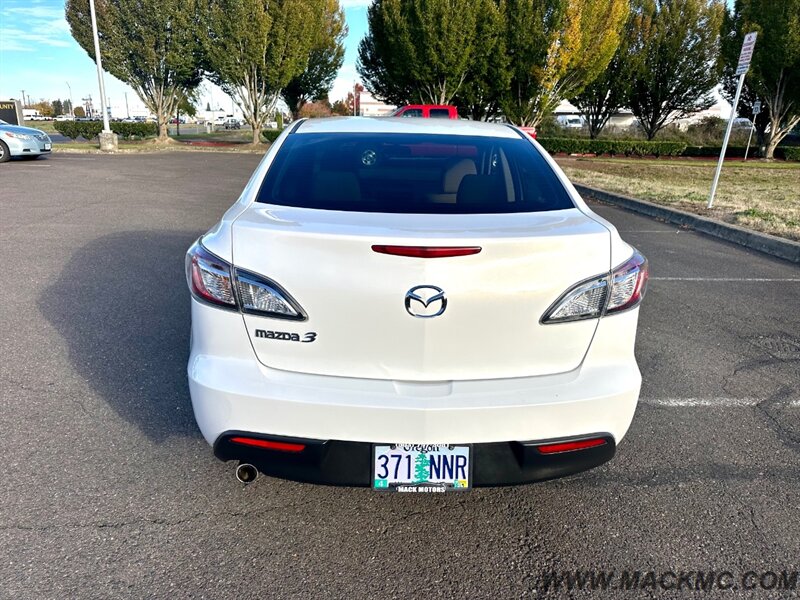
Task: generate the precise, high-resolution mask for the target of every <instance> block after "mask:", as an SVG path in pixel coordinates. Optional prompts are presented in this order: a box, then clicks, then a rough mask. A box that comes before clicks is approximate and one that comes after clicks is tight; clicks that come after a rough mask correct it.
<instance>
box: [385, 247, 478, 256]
mask: <svg viewBox="0 0 800 600" xmlns="http://www.w3.org/2000/svg"><path fill="white" fill-rule="evenodd" d="M372 249H373V250H374V251H375V252H377V253H379V254H391V255H393V256H413V257H414V258H445V257H448V256H469V255H470V254H477V253H478V252H480V251H481V247H480V246H381V245H377V246H373V247H372Z"/></svg>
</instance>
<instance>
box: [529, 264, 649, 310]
mask: <svg viewBox="0 0 800 600" xmlns="http://www.w3.org/2000/svg"><path fill="white" fill-rule="evenodd" d="M647 277H648V270H647V259H646V258H645V257H644V256H642V255H641V254H640V253H639V252H638V251H636V250H634V252H633V256H632V257H631V258H629V259H628V260H627V261H625V263H623V264H622V265H620V266H619V267H617V268H616V269H614V270H613V271H612V272H611V273H609V274H608V275H598V276H596V277H592V278H591V279H587V280H585V281H582V282H580V283H578V284H577V285H575V286H573V287H572V288H570V289H569V290H567V291H566V292H565V293H564V294H562V295H561V297H560V298H559V299H558V300H556V301H555V303H554V304H553V305H552V306H551V307H550V308H549V309H548V310H547V312H545V313H544V316H543V317H542V323H563V322H567V321H579V320H582V319H596V318H598V317H602V316H603V315H606V314H613V313H616V312H622V311H624V310H628V309H630V308H633V307H635V306H638V305H639V303H640V302H641V301H642V298H644V294H645V291H646V289H647Z"/></svg>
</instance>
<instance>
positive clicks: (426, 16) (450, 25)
mask: <svg viewBox="0 0 800 600" xmlns="http://www.w3.org/2000/svg"><path fill="white" fill-rule="evenodd" d="M490 5H491V3H490V2H488V1H487V0H448V1H447V2H443V1H442V0H375V2H374V3H373V4H372V5H371V6H370V7H369V9H368V11H367V20H368V22H369V33H368V34H367V36H366V37H365V38H364V39H363V40H361V43H360V45H359V49H358V63H357V65H356V70H357V71H358V73H359V74H360V75H361V77H362V78H363V80H364V83H365V84H366V87H367V88H368V89H369V90H370V91H371V92H372V93H373V94H374V95H375V96H376V97H378V98H381V99H383V100H385V101H388V102H390V103H392V104H408V103H409V102H415V103H426V104H450V103H451V101H452V100H453V98H454V97H455V95H456V94H457V93H458V92H459V90H460V89H461V87H462V85H463V84H464V82H465V80H466V79H467V77H468V76H469V73H470V69H471V67H472V64H473V62H474V61H475V60H476V59H477V57H478V56H479V55H480V54H481V53H483V52H485V51H486V49H485V48H482V47H480V46H479V44H480V42H481V36H480V35H479V31H480V22H481V19H483V18H484V16H485V11H486V10H487V8H488V7H489V6H490Z"/></svg>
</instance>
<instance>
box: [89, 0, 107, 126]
mask: <svg viewBox="0 0 800 600" xmlns="http://www.w3.org/2000/svg"><path fill="white" fill-rule="evenodd" d="M89 12H90V13H91V17H92V35H93V36H94V59H95V63H97V83H98V84H99V85H100V110H101V111H102V113H103V133H110V132H111V129H109V126H108V112H106V86H105V84H104V83H103V59H102V58H101V57H100V38H99V37H98V35H97V14H96V13H95V10H94V0H89Z"/></svg>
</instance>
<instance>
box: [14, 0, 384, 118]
mask: <svg viewBox="0 0 800 600" xmlns="http://www.w3.org/2000/svg"><path fill="white" fill-rule="evenodd" d="M370 2H371V0H339V3H340V5H341V6H342V7H343V8H344V11H345V19H346V21H347V26H348V28H349V33H348V35H347V38H346V40H345V60H344V64H343V65H342V69H341V70H340V72H339V76H338V77H337V79H336V81H335V82H334V86H333V89H332V90H331V93H330V98H331V100H332V101H333V100H337V99H339V98H344V97H345V96H346V95H347V91H348V90H349V89H351V88H352V86H353V83H354V81H355V80H356V78H357V74H356V67H355V64H356V58H357V54H358V43H359V41H361V38H363V37H364V35H365V34H366V32H367V6H368V5H369V4H370ZM104 82H105V87H106V96H107V97H108V98H109V99H110V103H111V109H112V114H113V115H114V116H122V117H124V116H126V113H127V112H128V110H129V111H130V112H131V113H132V114H139V113H143V111H144V105H143V104H142V103H141V101H140V100H139V99H138V98H137V96H136V94H135V93H134V92H133V90H132V89H131V88H130V87H128V86H127V85H126V84H124V83H122V82H121V81H119V80H118V79H116V78H115V77H113V76H111V75H109V74H108V73H105V75H104ZM70 88H71V90H72V99H73V101H74V103H75V106H78V105H80V104H82V102H81V99H82V98H86V97H88V96H89V95H91V96H92V98H93V99H94V101H95V105H96V106H97V107H98V108H99V106H98V96H99V91H98V89H99V88H98V84H97V68H96V67H95V64H94V61H93V60H92V59H91V58H89V56H88V55H87V54H86V52H85V51H84V50H83V48H81V47H80V46H79V45H78V43H77V42H76V41H75V40H73V39H72V36H71V35H70V32H69V25H67V21H66V19H65V18H64V2H63V0H0V100H5V99H10V98H21V97H22V91H23V90H24V91H25V96H26V97H27V96H30V98H31V100H32V101H33V102H38V101H39V100H41V99H46V100H55V99H56V98H61V99H62V100H63V99H68V98H69V97H70ZM126 93H127V103H128V109H127V110H126V104H125V102H126ZM200 103H201V108H205V105H206V104H207V103H210V104H212V108H214V109H216V108H218V107H219V108H222V109H223V110H226V111H228V112H229V111H230V108H231V100H230V98H229V97H228V96H227V95H226V94H225V93H224V92H223V91H222V90H221V89H219V88H218V87H216V86H214V85H212V84H210V83H208V82H204V83H203V85H202V87H201V101H200ZM237 112H238V110H237Z"/></svg>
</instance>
